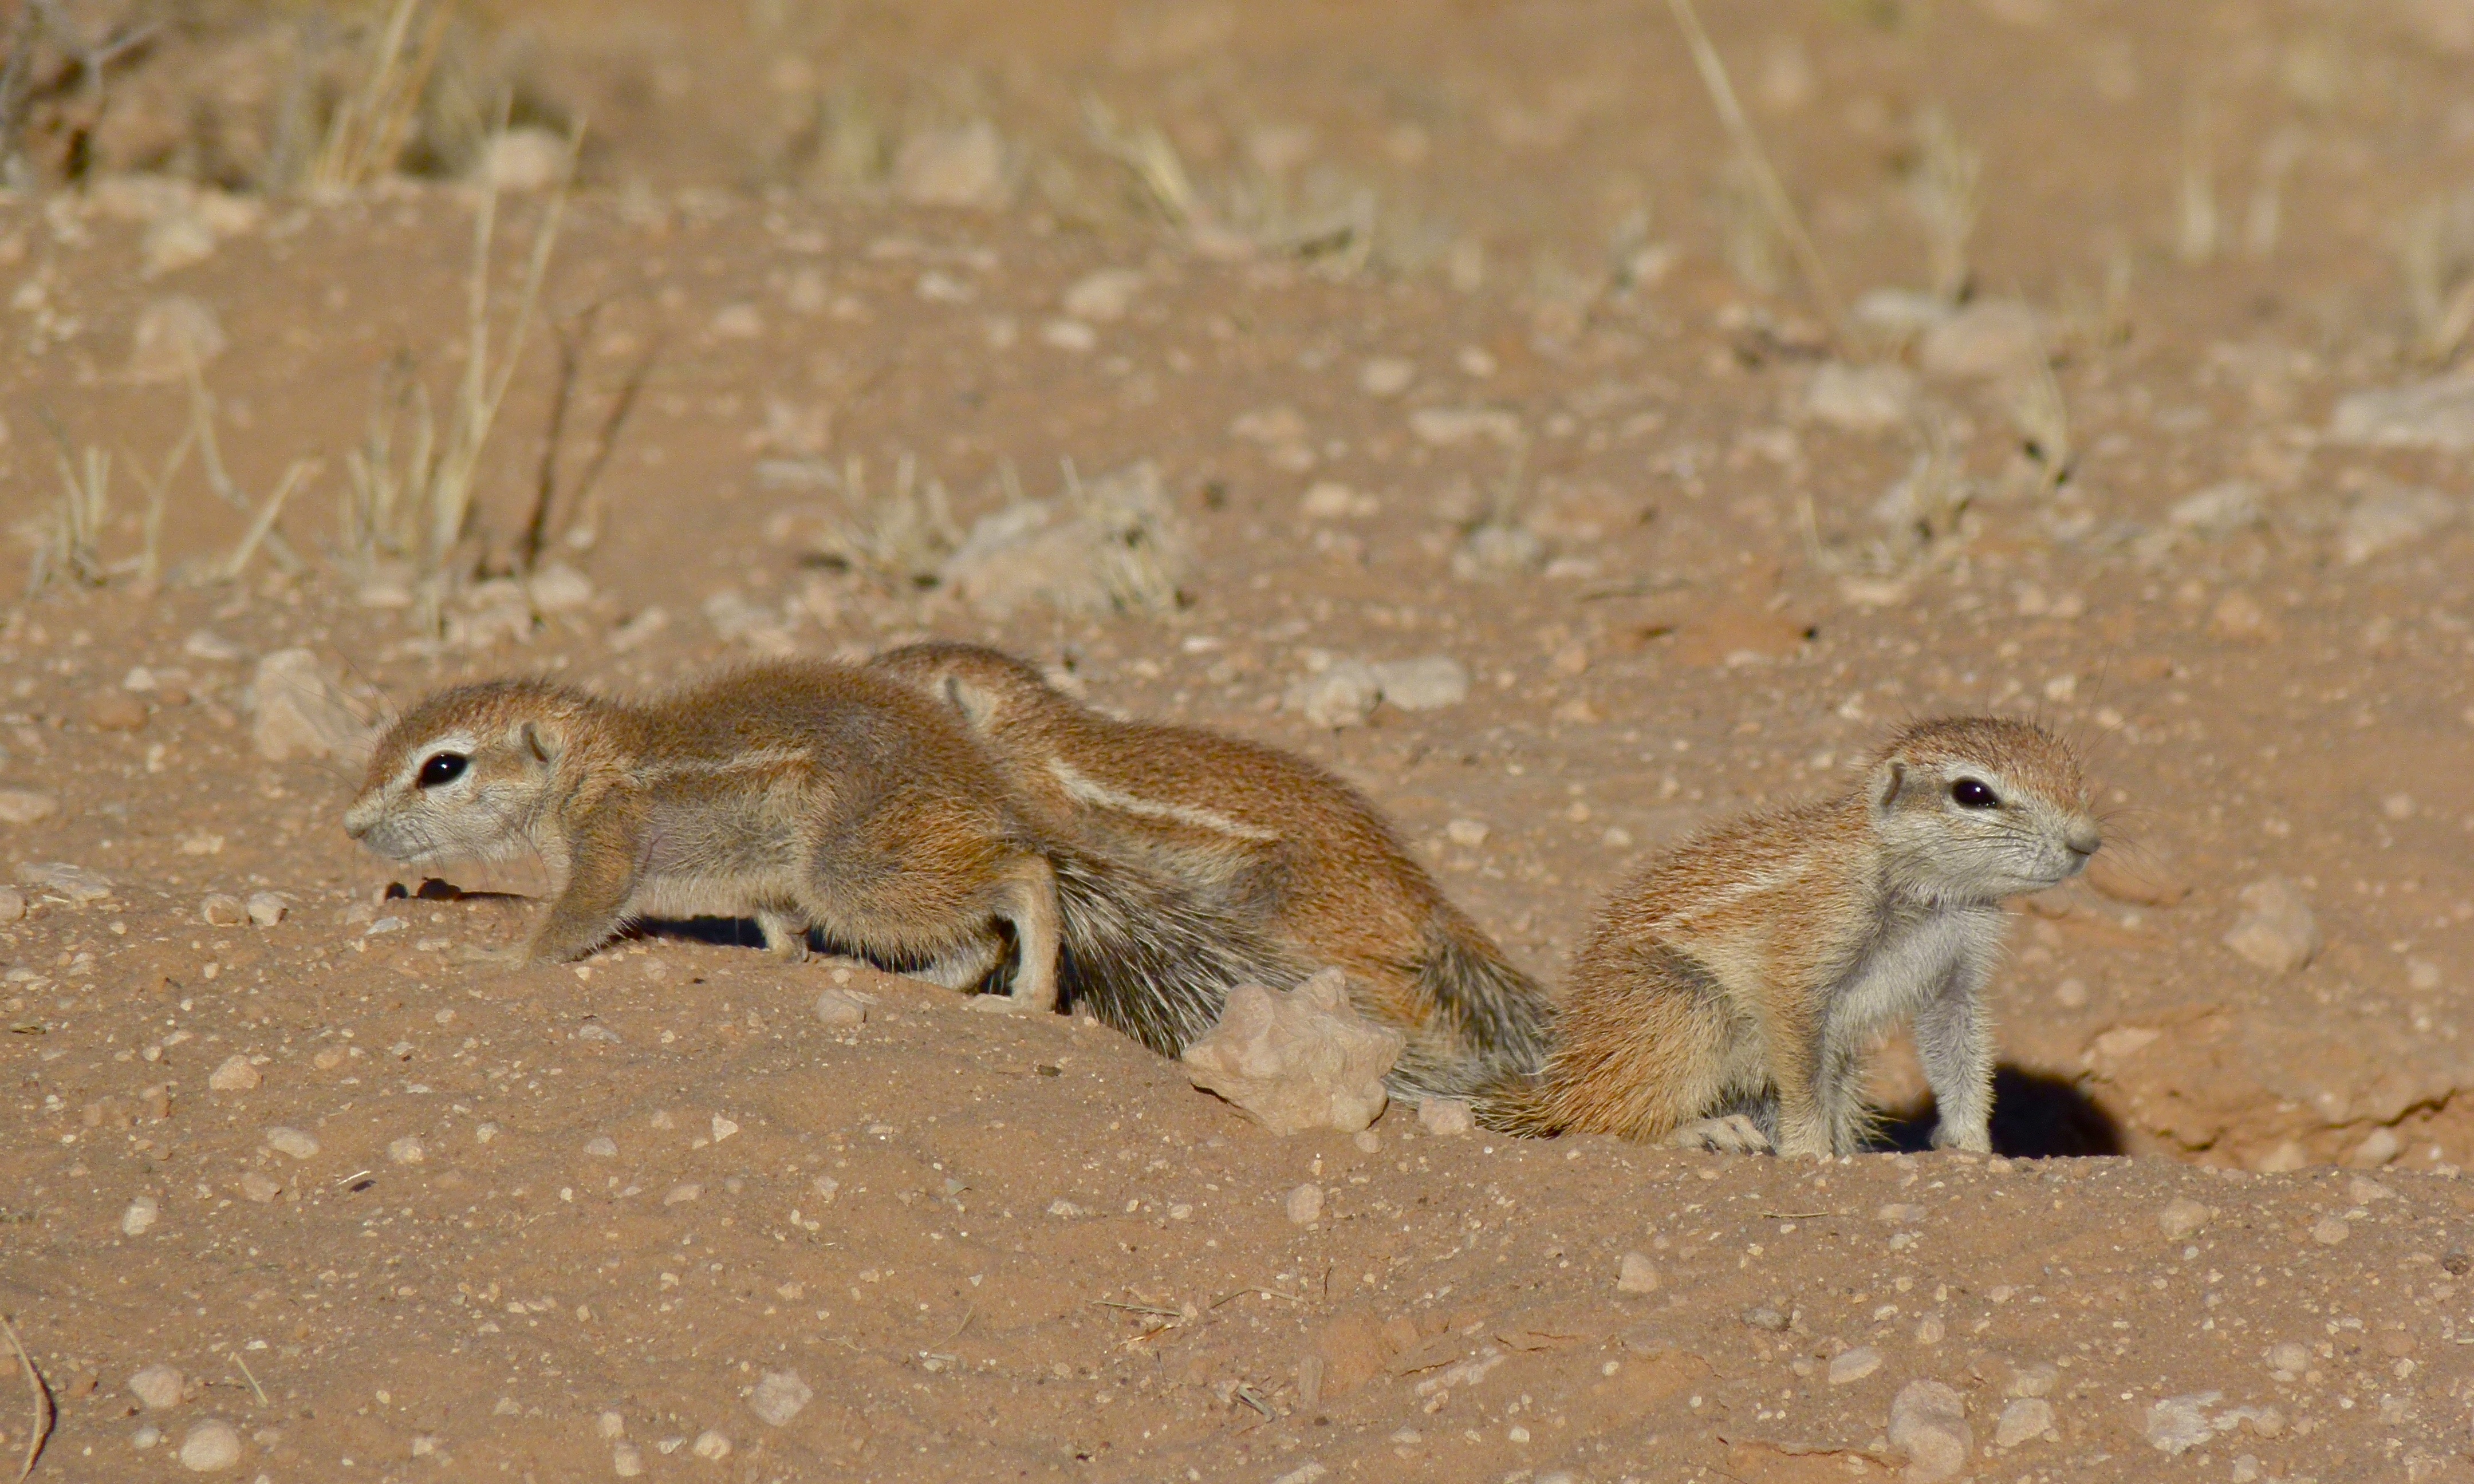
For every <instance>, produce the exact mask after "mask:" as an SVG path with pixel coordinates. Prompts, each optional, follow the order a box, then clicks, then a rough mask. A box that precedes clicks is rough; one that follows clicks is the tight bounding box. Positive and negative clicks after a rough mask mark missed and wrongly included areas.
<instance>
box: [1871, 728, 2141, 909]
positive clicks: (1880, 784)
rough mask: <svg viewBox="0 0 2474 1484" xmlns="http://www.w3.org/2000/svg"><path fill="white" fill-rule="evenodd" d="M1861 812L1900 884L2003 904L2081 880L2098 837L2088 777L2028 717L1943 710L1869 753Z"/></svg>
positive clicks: (1940, 895) (1941, 896)
mask: <svg viewBox="0 0 2474 1484" xmlns="http://www.w3.org/2000/svg"><path fill="white" fill-rule="evenodd" d="M1864 803H1865V808H1866V810H1867V811H1868V813H1869V815H1870V818H1871V822H1872V826H1873V829H1874V832H1875V833H1876V834H1877V835H1879V836H1880V839H1881V841H1882V844H1883V846H1884V848H1885V850H1886V852H1887V854H1888V857H1889V862H1890V869H1891V873H1892V876H1893V879H1894V881H1895V882H1896V883H1897V885H1898V886H1899V887H1900V888H1901V889H1903V890H1904V891H1907V892H1909V893H1912V894H1913V895H1915V896H1918V897H1922V898H1928V899H1930V900H1936V901H1976V902H1992V901H1999V900H2001V898H2005V897H2016V896H2019V895H2021V894H2023V893H2026V892H2039V891H2043V890H2044V889H2045V888H2046V887H2049V886H2053V885H2057V884H2059V883H2060V882H2063V881H2066V880H2068V879H2070V878H2071V877H2072V876H2074V875H2076V874H2078V872H2079V869H2080V868H2081V867H2083V866H2085V865H2086V864H2087V862H2088V857H2089V856H2091V855H2094V854H2095V853H2096V852H2097V848H2098V846H2099V845H2101V844H2102V843H2103V839H2104V835H2103V831H2102V830H2101V828H2100V827H2099V826H2098V824H2097V819H2096V815H2095V814H2094V813H2093V812H2092V811H2091V809H2090V806H2089V800H2088V786H2087V779H2086V778H2083V777H2082V776H2081V775H2080V773H2079V765H2078V760H2077V759H2076V758H2074V757H2073V756H2072V755H2071V751H2070V749H2069V748H2067V747H2065V746H2063V744H2062V742H2061V740H2060V739H2059V738H2057V737H2055V736H2053V735H2052V734H2051V733H2050V732H2049V731H2047V730H2044V729H2043V728H2042V727H2038V726H2035V725H2034V724H2032V723H2029V722H2021V721H2012V720H2008V719H2006V718H2002V717H1993V716H1961V717H1948V718H1943V719H1941V720H1937V721H1928V722H1920V723H1918V724H1917V725H1915V726H1912V727H1909V728H1907V729H1906V730H1904V731H1902V732H1900V733H1899V734H1898V735H1897V736H1895V737H1893V738H1891V739H1890V741H1889V743H1888V744H1887V745H1886V746H1884V747H1883V748H1882V749H1881V750H1880V752H1878V753H1876V754H1874V756H1873V762H1872V766H1871V768H1870V770H1869V771H1868V772H1867V774H1866V776H1865V796H1864Z"/></svg>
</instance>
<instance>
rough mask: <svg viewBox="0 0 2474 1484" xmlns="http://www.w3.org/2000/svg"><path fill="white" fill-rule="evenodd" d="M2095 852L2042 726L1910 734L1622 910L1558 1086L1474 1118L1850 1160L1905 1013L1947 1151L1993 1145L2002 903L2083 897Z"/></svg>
mask: <svg viewBox="0 0 2474 1484" xmlns="http://www.w3.org/2000/svg"><path fill="white" fill-rule="evenodd" d="M2100 841H2101V834H2100V832H2099V830H2098V824H2097V821H2096V818H2095V817H2094V816H2093V815H2092V814H2091V813H2090V812H2089V804H2088V792H2087V784H2086V782H2085V781H2084V780H2083V779H2082V778H2081V777H2080V774H2079V768H2078V764H2077V763H2076V761H2074V759H2073V757H2072V756H2071V754H2070V751H2069V749H2067V748H2066V747H2064V746H2063V745H2062V744H2061V742H2059V741H2058V740H2056V739H2055V738H2054V737H2052V736H2051V735H2050V734H2049V733H2047V732H2046V731H2045V730H2043V729H2041V728H2038V727H2035V726H2032V725H2029V724H2027V723H2025V722H2017V721H2007V720H2001V719H1996V718H1991V717H1962V718H1956V719H1952V720H1943V721H1929V722H1924V723H1921V724H1919V725H1916V726H1912V727H1909V728H1907V729H1906V730H1904V731H1902V732H1900V733H1899V734H1898V735H1897V736H1895V737H1893V738H1892V739H1891V740H1890V742H1889V743H1888V745H1887V746H1885V747H1883V748H1882V749H1881V750H1880V752H1878V753H1876V754H1873V756H1872V758H1871V760H1870V763H1869V765H1868V767H1867V768H1866V771H1865V774H1864V781H1863V784H1862V786H1861V787H1860V788H1858V789H1856V791H1854V792H1852V793H1850V794H1848V795H1846V796H1845V797H1843V798H1840V799H1837V800H1834V801H1832V802H1826V803H1815V804H1807V805H1805V806H1803V807H1799V808H1790V809H1785V810H1782V811H1779V812H1777V813H1771V814H1762V815H1757V816H1755V817H1753V818H1751V819H1748V820H1743V821H1740V822H1738V823H1736V824H1734V825H1730V826H1723V827H1721V828H1719V829H1716V830H1714V831H1712V832H1710V833H1708V834H1705V835H1702V836H1699V837H1698V838H1696V839H1694V840H1692V841H1690V842H1688V843H1687V844H1686V845H1684V846H1683V847H1682V848H1680V849H1679V850H1676V851H1675V852H1674V853H1673V854H1671V855H1669V856H1667V857H1666V858H1665V859H1664V860H1662V861H1661V862H1659V863H1658V864H1656V865H1654V866H1652V867H1650V868H1649V869H1648V870H1647V871H1646V872H1644V873H1643V874H1641V875H1639V876H1638V877H1637V878H1636V879H1634V880H1633V881H1632V882H1631V883H1630V884H1629V885H1627V886H1625V887H1623V888H1622V889H1621V890H1619V891H1618V892H1616V893H1615V894H1614V896H1613V898H1612V899H1611V900H1610V901H1609V902H1608V904H1607V906H1606V908H1605V910H1604V911H1603V912H1602V913H1601V914H1600V915H1599V919H1598V922H1597V925H1596V927H1595V928H1594V930H1593V931H1592V932H1591V934H1590V936H1589V941H1588V943H1587V944H1586V945H1584V946H1583V947H1582V949H1581V952H1580V956H1579V958H1578V959H1577V960H1576V961H1575V963H1574V966H1573V970H1572V979H1571V984H1570V986H1569V988H1568V989H1567V991H1566V992H1565V994H1564V1000H1563V1003H1562V1006H1561V1010H1560V1013H1559V1015H1558V1017H1557V1026H1556V1031H1557V1043H1556V1046H1555V1049H1554V1051H1553V1054H1552V1056H1551V1057H1550V1058H1549V1060H1548V1062H1547V1065H1546V1069H1545V1071H1544V1072H1543V1073H1542V1074H1541V1075H1540V1076H1538V1077H1534V1078H1527V1079H1506V1080H1505V1081H1504V1082H1503V1083H1501V1084H1499V1085H1498V1086H1497V1087H1495V1088H1493V1089H1489V1090H1488V1091H1487V1092H1486V1093H1485V1094H1484V1095H1483V1096H1481V1097H1480V1098H1479V1100H1478V1110H1477V1111H1478V1116H1479V1118H1480V1121H1482V1122H1484V1123H1486V1124H1488V1125H1489V1126H1491V1127H1494V1128H1498V1129H1502V1130H1505V1131H1508V1132H1512V1133H1521V1134H1554V1133H1560V1132H1563V1131H1565V1130H1572V1131H1587V1132H1592V1133H1603V1134H1613V1135H1616V1136H1618V1137H1624V1138H1631V1139H1655V1138H1659V1137H1665V1136H1668V1135H1670V1134H1674V1133H1676V1132H1677V1131H1678V1130H1682V1131H1683V1136H1682V1137H1680V1138H1679V1139H1678V1141H1679V1142H1686V1141H1690V1142H1698V1143H1699V1144H1701V1145H1702V1146H1703V1147H1710V1148H1737V1149H1758V1148H1762V1147H1774V1148H1776V1149H1777V1150H1778V1151H1779V1152H1781V1153H1783V1154H1790V1155H1829V1154H1847V1153H1851V1152H1853V1151H1855V1150H1856V1149H1857V1148H1859V1147H1860V1146H1861V1144H1862V1142H1863V1140H1864V1137H1865V1136H1866V1135H1867V1133H1868V1132H1869V1114H1868V1113H1867V1112H1866V1110H1865V1108H1864V1107H1863V1104H1862V1101H1861V1094H1860V1085H1861V1082H1862V1072H1863V1066H1862V1062H1863V1056H1864V1053H1865V1051H1866V1050H1867V1049H1868V1047H1869V1045H1870V1044H1871V1042H1872V1041H1874V1039H1875V1038H1877V1037H1878V1036H1879V1035H1880V1034H1881V1033H1882V1032H1883V1031H1885V1030H1886V1029H1888V1028H1889V1027H1890V1026H1891V1025H1892V1024H1893V1023H1895V1022H1896V1021H1898V1020H1901V1019H1904V1018H1905V1017H1910V1016H1912V1017H1914V1022H1915V1034H1916V1047H1917V1050H1918V1052H1919V1053H1920V1055H1921V1057H1922V1059H1923V1062H1924V1067H1925V1076H1926V1080H1927V1081H1928V1083H1929V1084H1930V1085H1931V1087H1932V1091H1933V1097H1934V1100H1935V1102H1936V1103H1937V1105H1938V1110H1939V1113H1940V1124H1939V1127H1938V1128H1937V1129H1936V1130H1935V1133H1934V1136H1933V1142H1934V1143H1935V1144H1936V1145H1938V1146H1941V1147H1945V1148H1953V1147H1954V1148H1959V1149H1972V1150H1979V1151H1980V1150H1985V1149H1989V1148H1990V1147H1991V1144H1990V1141H1989V1139H1988V1137H1987V1134H1986V1120H1987V1118H1988V1117H1989V1116H1990V1114H1991V1113H1992V1101H1993V1097H1992V1075H1993V1038H1992V1030H1991V1027H1990V1025H1989V1024H1988V1023H1987V1020H1986V1017H1985V1013H1984V1008H1983V1006H1982V1004H1981V1003H1980V996H1981V993H1982V990H1983V987H1984V982H1985V978H1986V976H1987V974H1988V973H1989V972H1990V971H1991V969H1992V967H1993V963H1994V959H1995V956H1996V954H1997V953H1998V951H1999V949H2000V946H2001V926H2002V910H2001V902H2002V900H2003V898H2009V897H2015V896H2018V895H2021V894H2022V893H2026V892H2035V891H2041V890H2043V889H2045V888H2046V887H2049V886H2052V885H2055V884H2057V883H2059V882H2061V881H2064V880H2067V879H2068V878H2069V877H2071V876H2072V875H2074V874H2076V873H2077V872H2078V870H2079V868H2080V867H2082V866H2084V865H2085V864H2086V863H2087V860H2088V857H2089V856H2091V855H2093V854H2094V853H2095V852H2096V850H2097V847H2098V844H2099V843H2100Z"/></svg>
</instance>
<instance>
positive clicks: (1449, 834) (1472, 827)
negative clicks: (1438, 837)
mask: <svg viewBox="0 0 2474 1484" xmlns="http://www.w3.org/2000/svg"><path fill="white" fill-rule="evenodd" d="M1492 833H1494V831H1493V830H1492V828H1490V827H1488V826H1486V825H1484V824H1482V823H1480V822H1479V821H1477V820H1454V821H1452V822H1451V823H1450V824H1448V825H1445V826H1443V838H1444V839H1446V840H1449V841H1450V842H1451V843H1452V844H1454V845H1457V846H1459V847H1460V848H1461V849H1462V850H1476V849H1477V848H1478V847H1479V846H1481V845H1484V844H1486V837H1487V836H1489V835H1491V834H1492Z"/></svg>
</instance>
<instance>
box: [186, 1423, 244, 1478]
mask: <svg viewBox="0 0 2474 1484" xmlns="http://www.w3.org/2000/svg"><path fill="white" fill-rule="evenodd" d="M239 1462H240V1429H239V1428H237V1427H235V1426H233V1425H232V1424H230V1423H228V1422H225V1421H224V1420H223V1419H222V1418H220V1417H209V1418H207V1419H206V1421H205V1422H202V1423H200V1424H197V1425H196V1426H194V1427H191V1428H190V1429H189V1431H188V1434H187V1435H186V1436H185V1437H183V1438H182V1439H181V1467H182V1468H183V1469H187V1470H189V1471H190V1472H194V1473H219V1472H222V1471H224V1470H226V1469H230V1468H231V1467H232V1466H234V1465H236V1464H238V1463H239Z"/></svg>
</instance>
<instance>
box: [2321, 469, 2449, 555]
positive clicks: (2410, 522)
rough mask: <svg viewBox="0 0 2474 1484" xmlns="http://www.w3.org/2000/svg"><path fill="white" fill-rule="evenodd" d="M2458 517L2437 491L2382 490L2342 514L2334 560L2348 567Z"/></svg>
mask: <svg viewBox="0 0 2474 1484" xmlns="http://www.w3.org/2000/svg"><path fill="white" fill-rule="evenodd" d="M2456 517H2457V505H2456V502H2455V501H2452V500H2450V499H2449V498H2448V497H2447V496H2446V495H2443V494H2441V493H2440V492H2439V491H2437V490H2424V489H2418V488H2417V489H2407V490H2385V491H2380V492H2379V493H2377V494H2373V495H2369V496H2366V497H2365V499H2363V500H2362V502H2361V503H2359V504H2357V505H2355V506H2354V507H2353V508H2352V509H2351V510H2348V511H2346V512H2345V518H2344V520H2343V521H2342V522H2341V524H2340V525H2339V526H2338V527H2337V557H2338V560H2339V561H2341V562H2344V563H2345V564H2346V565H2347V566H2356V565H2359V564H2361V563H2362V562H2368V561H2369V560H2371V559H2372V558H2373V557H2376V556H2379V555H2380V554H2381V553H2383V552H2389V551H2393V550H2395V549H2396V548H2398V547H2400V546H2403V545H2406V544H2407V543H2409V542H2411V541H2415V540H2419V539H2422V538H2423V537H2425V536H2428V535H2430V534H2431V533H2432V532H2433V531H2436V530H2438V528H2439V527H2441V526H2443V525H2446V524H2447V523H2448V522H2449V521H2451V520H2453V519H2455V518H2456Z"/></svg>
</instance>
